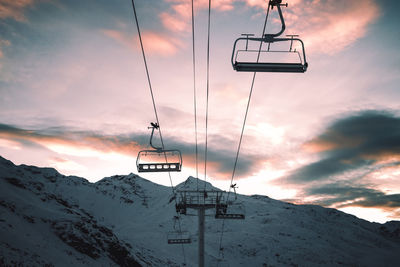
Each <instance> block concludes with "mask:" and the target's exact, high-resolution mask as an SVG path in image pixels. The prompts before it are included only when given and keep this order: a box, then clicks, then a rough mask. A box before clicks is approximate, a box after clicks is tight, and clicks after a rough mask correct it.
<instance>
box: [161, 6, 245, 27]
mask: <svg viewBox="0 0 400 267" xmlns="http://www.w3.org/2000/svg"><path fill="white" fill-rule="evenodd" d="M167 2H169V3H171V6H170V8H169V10H167V11H164V12H162V13H161V14H160V15H159V17H160V19H161V22H162V23H163V25H164V27H165V28H166V29H168V30H170V31H172V32H188V31H189V30H190V29H191V16H192V6H191V3H190V2H189V1H186V0H167ZM235 2H238V0H213V1H212V2H211V8H212V9H213V10H217V11H220V12H223V11H230V10H233V9H234V3H235ZM208 7H209V1H208V0H199V1H195V3H194V13H195V15H196V13H197V12H198V11H199V10H203V9H208Z"/></svg>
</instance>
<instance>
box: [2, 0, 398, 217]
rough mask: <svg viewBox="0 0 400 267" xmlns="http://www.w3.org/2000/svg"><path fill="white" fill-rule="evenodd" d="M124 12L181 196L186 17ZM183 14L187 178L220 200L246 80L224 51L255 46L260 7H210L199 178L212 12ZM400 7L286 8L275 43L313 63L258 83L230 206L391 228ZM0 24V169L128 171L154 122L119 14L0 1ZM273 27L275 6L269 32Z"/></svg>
mask: <svg viewBox="0 0 400 267" xmlns="http://www.w3.org/2000/svg"><path fill="white" fill-rule="evenodd" d="M135 2H136V4H137V12H138V19H139V24H140V27H141V33H142V37H143V45H144V49H145V52H146V56H147V64H148V68H149V74H150V79H151V83H152V87H153V91H154V98H155V102H156V108H157V112H158V116H159V121H160V125H161V130H162V135H163V139H164V143H165V147H166V148H167V149H179V150H180V151H181V152H182V155H183V170H182V172H181V173H173V174H172V181H173V184H174V185H176V184H178V183H180V182H182V181H184V180H186V178H187V177H188V176H196V162H195V160H196V154H195V130H194V106H193V105H194V102H193V101H194V95H193V93H194V92H193V69H192V67H193V65H192V64H193V63H192V35H191V34H192V32H191V29H192V27H191V6H190V2H189V1H186V0H160V1H144V0H137V1H135ZM194 5H195V9H194V10H195V23H196V24H195V45H196V48H195V52H196V62H195V64H196V100H197V102H196V105H197V109H196V112H197V123H198V125H197V130H198V136H197V138H198V152H199V153H198V164H197V166H198V173H199V175H198V176H199V178H200V179H206V180H207V181H209V182H211V183H212V184H213V185H214V186H217V187H220V188H221V189H223V190H229V182H230V180H231V177H232V174H233V166H234V161H235V156H236V152H237V148H238V142H239V136H240V133H241V127H242V123H243V118H244V114H245V108H246V105H247V100H248V96H249V89H250V84H251V80H252V73H245V72H236V71H234V70H233V69H232V65H231V62H230V59H231V55H232V46H233V42H234V41H235V40H236V38H238V37H240V34H242V33H254V34H255V35H256V36H258V35H259V34H260V33H261V30H262V26H263V22H264V19H265V17H264V16H265V12H266V6H267V2H266V1H262V0H218V1H217V0H215V1H214V0H213V1H212V10H211V36H210V84H209V89H210V91H209V118H208V119H209V121H208V129H207V133H208V140H207V142H208V148H207V174H206V175H205V162H204V159H205V142H206V136H205V133H206V129H205V116H206V51H207V12H208V1H206V0H199V1H194ZM398 7H399V3H398V2H396V1H392V0H384V1H377V0H360V1H347V0H325V1H318V0H296V1H294V0H292V1H290V0H289V1H288V7H287V8H286V7H284V8H283V12H284V17H285V20H286V32H285V34H300V38H301V39H302V40H303V41H304V43H305V47H306V53H307V57H308V61H309V64H310V65H309V68H308V70H307V72H306V73H304V74H282V73H257V76H256V79H255V84H254V91H253V95H252V99H251V102H250V109H249V114H248V118H247V122H246V127H245V131H244V136H243V141H242V144H241V149H240V154H239V160H238V162H237V169H236V172H235V175H234V181H235V183H237V184H238V193H241V194H247V195H251V194H260V195H267V196H269V197H271V198H276V199H281V200H285V201H291V202H293V203H298V204H318V205H323V206H325V207H332V208H338V209H340V210H342V211H345V212H348V213H351V214H354V215H356V216H358V217H361V218H364V219H367V220H370V221H377V222H385V221H386V220H400V182H399V181H400V179H399V178H400V143H399V140H400V104H399V103H400V91H399V84H400V53H398V25H400V21H399V16H398V15H397V13H396V12H397V11H396V10H398V9H397V8H398ZM0 21H1V24H0V156H2V157H4V158H7V159H9V160H12V161H13V162H14V163H15V164H32V165H37V166H41V167H54V168H56V169H57V170H58V171H60V172H61V173H63V174H66V175H76V176H82V177H85V178H87V179H89V180H90V181H91V182H95V181H98V180H99V179H102V178H103V177H105V176H111V175H116V174H129V173H131V172H133V173H137V169H136V166H135V162H136V156H137V153H138V152H139V151H140V150H143V149H149V137H150V133H151V130H149V129H148V128H147V127H148V126H149V123H150V122H155V121H156V118H155V114H154V107H153V104H152V102H151V95H150V92H149V88H148V80H147V76H146V73H145V69H144V62H143V58H142V54H141V49H140V44H139V39H138V33H137V31H136V25H135V21H134V17H133V14H132V7H131V3H130V1H112V2H110V1H92V0H89V1H62V0H61V1H38V0H24V1H11V0H4V1H0ZM278 28H279V20H278V17H277V14H276V10H275V9H274V10H273V11H271V17H270V20H269V21H268V25H267V32H271V33H272V32H275V31H276V29H278ZM155 142H157V143H160V139H159V135H158V133H157V134H156V135H155ZM142 176H143V177H144V178H146V179H149V180H151V181H153V182H156V183H159V184H163V185H168V186H169V185H170V180H169V178H168V174H165V173H161V174H144V175H142Z"/></svg>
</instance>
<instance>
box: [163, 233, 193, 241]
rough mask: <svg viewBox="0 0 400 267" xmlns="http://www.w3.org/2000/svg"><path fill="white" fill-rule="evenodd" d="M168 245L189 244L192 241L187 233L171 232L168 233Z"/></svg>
mask: <svg viewBox="0 0 400 267" xmlns="http://www.w3.org/2000/svg"><path fill="white" fill-rule="evenodd" d="M167 242H168V244H190V243H192V239H191V238H190V234H189V233H188V232H187V231H182V232H181V231H173V232H169V233H168V237H167Z"/></svg>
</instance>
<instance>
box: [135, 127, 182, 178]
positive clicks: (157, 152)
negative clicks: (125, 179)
mask: <svg viewBox="0 0 400 267" xmlns="http://www.w3.org/2000/svg"><path fill="white" fill-rule="evenodd" d="M148 128H149V129H152V131H151V136H150V146H151V147H152V148H153V149H147V150H141V151H139V153H138V156H137V158H136V167H137V170H138V172H180V171H181V169H182V154H181V152H180V151H179V150H171V149H169V150H166V149H163V148H162V147H156V146H154V145H153V135H154V130H155V129H159V125H158V124H157V123H151V126H150V127H148Z"/></svg>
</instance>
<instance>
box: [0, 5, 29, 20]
mask: <svg viewBox="0 0 400 267" xmlns="http://www.w3.org/2000/svg"><path fill="white" fill-rule="evenodd" d="M33 2H34V1H33V0H2V1H0V19H7V18H12V19H14V20H16V21H26V17H25V15H24V9H25V8H26V7H28V6H32V5H33Z"/></svg>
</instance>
